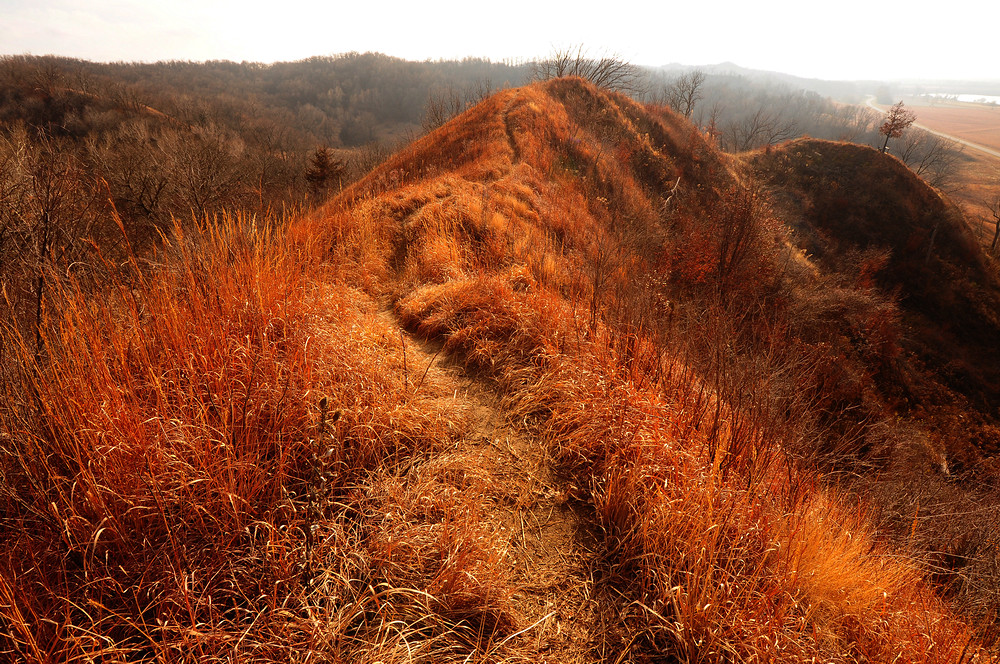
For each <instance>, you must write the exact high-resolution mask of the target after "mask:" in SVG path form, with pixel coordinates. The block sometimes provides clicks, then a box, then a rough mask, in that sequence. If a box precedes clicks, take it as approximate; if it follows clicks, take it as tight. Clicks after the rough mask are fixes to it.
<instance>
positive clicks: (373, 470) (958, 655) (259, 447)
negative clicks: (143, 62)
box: [0, 79, 990, 664]
mask: <svg viewBox="0 0 1000 664" xmlns="http://www.w3.org/2000/svg"><path fill="white" fill-rule="evenodd" d="M779 211H780V207H779V206H778V205H777V203H776V202H775V201H774V200H772V198H771V194H770V193H769V192H768V190H767V189H766V188H765V187H764V186H763V185H762V184H761V183H760V181H759V176H755V175H754V174H753V173H752V170H751V169H750V168H749V167H748V166H747V165H746V164H744V163H743V162H741V161H739V160H737V159H735V158H732V157H728V156H726V155H724V154H722V153H721V152H719V151H718V150H716V149H715V148H714V147H713V146H712V145H711V144H710V143H708V142H707V141H706V140H705V139H704V138H703V136H702V135H701V134H700V133H699V132H698V131H697V130H696V129H695V128H693V127H692V126H691V125H690V124H689V123H688V122H687V121H686V120H684V119H683V118H680V117H678V116H676V115H674V114H672V113H670V112H669V111H663V110H659V109H652V108H646V107H643V106H641V105H638V104H636V103H635V102H634V101H631V100H629V99H627V98H625V97H623V96H619V95H614V94H609V93H607V92H604V91H601V90H598V89H596V88H594V87H593V86H590V85H589V84H587V83H585V82H584V81H582V80H578V79H557V80H552V81H548V82H544V83H538V84H535V85H532V86H529V87H525V88H519V89H513V90H505V91H502V92H500V93H497V94H496V95H494V96H492V97H490V98H488V99H487V100H485V101H484V102H482V103H480V104H479V105H477V106H476V107H474V108H472V109H470V110H469V111H467V112H466V113H464V114H463V115H461V116H459V117H457V118H455V119H454V120H452V121H451V122H450V123H448V124H446V125H445V126H443V127H441V128H440V129H438V130H436V131H435V132H432V133H430V134H429V135H427V136H425V137H424V138H422V139H420V140H419V141H417V142H415V143H414V144H412V145H411V146H409V147H408V148H406V149H405V150H403V151H402V152H400V153H399V154H397V155H395V156H394V157H393V158H391V159H390V160H389V161H388V162H387V163H385V164H384V165H383V166H381V167H380V168H378V169H377V170H375V171H373V172H372V173H370V174H369V175H368V176H367V177H365V178H364V179H362V180H361V181H359V182H357V183H355V184H354V185H352V186H351V187H350V188H349V189H347V190H345V191H344V192H342V193H341V194H340V195H339V196H337V197H336V198H334V199H332V200H331V201H330V202H329V203H328V204H327V205H326V206H324V207H323V208H321V209H319V210H317V211H316V212H314V213H312V214H310V215H308V216H305V217H302V218H298V219H295V220H292V221H291V222H288V223H271V222H268V223H264V222H255V221H251V220H237V219H228V220H226V219H224V220H221V221H217V222H214V223H206V224H204V225H203V226H202V227H200V228H198V229H196V232H191V233H187V232H185V230H184V229H181V228H180V227H178V228H176V229H175V232H174V234H173V236H172V237H171V239H170V241H169V245H168V247H167V248H166V250H165V251H164V253H163V255H161V256H158V257H157V260H156V261H154V262H153V263H152V264H151V265H150V264H147V263H140V262H139V261H138V260H133V261H132V262H130V263H129V264H127V265H125V266H122V267H117V266H114V265H110V264H107V263H105V264H104V265H103V267H102V268H101V269H100V270H99V269H97V267H96V265H97V259H95V268H94V270H93V274H92V275H89V276H88V278H89V279H93V280H95V281H96V282H97V283H100V284H102V285H103V286H104V288H103V293H102V296H101V297H97V298H95V297H91V296H88V295H87V294H86V292H85V291H84V289H83V285H82V283H80V282H74V281H71V280H70V281H59V282H58V283H59V284H61V290H60V291H59V295H58V298H54V299H53V303H52V304H51V305H50V306H51V307H52V309H51V311H52V312H53V314H52V316H51V319H50V320H49V324H48V325H47V326H46V328H45V329H44V330H40V331H39V332H38V339H39V341H38V343H34V340H33V338H32V337H31V336H30V335H27V336H25V335H21V334H19V333H18V331H17V330H13V329H6V330H4V331H3V334H4V342H5V343H4V347H5V348H11V349H13V350H12V351H11V353H12V356H13V359H11V360H10V365H9V366H7V367H5V369H6V371H5V373H4V374H3V378H4V381H3V383H2V385H3V388H4V400H3V404H4V405H3V408H0V432H2V434H3V437H2V438H0V441H2V442H0V451H2V455H0V464H2V465H0V469H2V471H3V476H2V477H3V482H2V484H0V487H2V494H0V499H2V500H0V528H2V529H3V537H0V542H2V543H3V544H2V545H0V547H2V548H0V652H2V653H5V654H10V655H12V656H17V657H20V658H22V659H25V660H28V661H77V660H85V659H88V658H89V659H102V660H105V661H123V660H127V661H144V662H145V661H190V660H192V659H198V660H199V661H212V660H220V661H221V660H228V661H257V662H259V661H303V662H306V661H316V660H319V661H333V662H337V661H355V662H370V663H372V664H374V663H375V662H387V661H398V662H416V661H423V662H460V661H461V662H470V661H477V662H492V661H503V662H545V661H550V662H574V661H575V662H594V661H599V662H609V663H610V662H615V663H616V664H617V663H620V662H660V661H667V662H674V661H676V662H733V661H775V662H801V661H836V662H956V663H958V662H967V661H970V660H975V661H990V654H989V652H988V651H986V650H985V649H982V648H981V647H980V636H981V634H977V633H976V631H975V630H974V629H973V628H972V627H970V623H969V622H967V621H966V619H963V618H961V617H959V616H958V615H957V614H956V613H955V611H954V610H953V608H952V606H951V604H950V603H949V600H948V598H947V597H944V596H943V595H944V593H943V591H942V588H941V587H940V586H936V585H935V580H934V579H931V578H930V575H929V574H927V573H926V572H927V571H928V568H926V567H925V566H923V565H922V564H921V560H920V557H919V551H918V550H917V548H916V547H915V546H914V544H913V542H908V541H906V540H905V538H898V539H895V540H894V539H892V538H891V537H889V536H888V531H883V530H879V529H878V528H876V525H875V524H876V521H874V520H873V519H872V518H871V516H872V514H876V515H877V514H878V512H877V510H875V508H874V506H873V505H871V504H869V503H866V502H863V501H861V502H859V501H857V500H855V499H854V498H852V497H851V495H850V494H849V493H848V492H846V491H844V490H843V489H842V488H839V487H837V486H836V482H829V481H825V480H824V478H823V477H822V476H820V475H819V472H818V470H817V469H823V470H825V471H827V472H829V473H831V474H830V475H828V477H834V478H836V477H842V476H843V475H841V473H844V472H846V471H849V472H851V473H855V474H856V475H857V476H865V474H866V473H868V472H869V471H876V472H877V471H879V470H881V469H884V468H885V467H886V465H887V464H888V463H889V461H890V460H891V459H897V458H898V457H900V456H901V454H900V453H901V452H905V453H906V455H908V456H907V458H909V459H912V460H913V461H914V464H915V465H914V470H913V473H914V475H911V477H920V473H924V472H928V473H930V472H933V469H927V468H925V467H924V466H920V465H919V464H918V462H921V461H922V462H926V461H927V460H928V459H932V458H934V454H936V453H937V452H938V450H937V449H935V448H934V447H933V445H929V446H927V447H926V449H925V448H923V447H920V446H919V445H916V444H915V443H913V442H912V441H911V440H909V439H904V438H905V437H903V436H898V435H896V436H893V435H886V433H885V432H886V431H887V430H889V429H891V427H892V426H893V422H894V418H895V417H896V415H895V414H894V413H893V412H892V409H893V407H894V406H893V405H892V403H891V402H890V400H889V397H888V396H887V395H890V394H891V392H890V391H888V390H886V389H884V386H883V384H882V383H879V382H878V378H879V376H882V377H883V378H884V377H885V376H888V375H889V372H891V371H894V370H900V369H899V368H898V366H897V364H898V362H903V361H904V360H905V361H909V360H907V359H906V357H905V353H906V352H908V351H906V349H905V345H904V342H902V341H900V333H899V329H898V327H897V321H898V320H899V316H900V313H899V312H900V309H899V308H898V306H897V304H896V302H895V301H894V300H893V298H892V297H891V296H890V295H889V294H887V293H886V292H885V289H884V287H882V286H880V285H879V284H878V283H876V282H875V281H874V280H872V279H847V278H846V277H844V276H843V275H838V274H826V273H825V272H824V267H823V265H822V263H821V262H820V261H814V260H811V259H810V258H809V257H807V256H806V255H804V254H803V252H802V251H801V250H800V249H799V247H797V246H796V243H795V236H794V235H793V234H792V233H791V232H790V231H789V229H788V228H787V226H786V224H785V223H784V222H783V219H782V217H781V216H780V214H779ZM940 233H941V232H940V231H939V234H940ZM941 236H942V237H944V235H943V234H942V235H941ZM879 264H881V263H879ZM81 272H82V271H81ZM88 274H89V273H88ZM71 276H72V275H71ZM53 279H55V276H53ZM54 283H56V282H54ZM894 363H897V364H894ZM914 426H916V425H914ZM921 455H923V456H921ZM928 476H929V475H928ZM918 509H919V508H918ZM911 514H912V513H911ZM912 518H913V524H914V525H913V527H912V530H911V535H913V534H915V533H916V532H917V529H918V528H917V521H918V520H917V518H916V516H913V517H912ZM914 541H916V540H915V538H914ZM970 615H971V613H970Z"/></svg>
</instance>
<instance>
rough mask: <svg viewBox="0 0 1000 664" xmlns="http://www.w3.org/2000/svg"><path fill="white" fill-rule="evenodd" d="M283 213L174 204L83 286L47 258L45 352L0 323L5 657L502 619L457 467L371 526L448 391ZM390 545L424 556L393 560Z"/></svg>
mask: <svg viewBox="0 0 1000 664" xmlns="http://www.w3.org/2000/svg"><path fill="white" fill-rule="evenodd" d="M294 236H295V233H291V234H290V233H288V232H287V231H286V227H285V225H283V224H280V223H279V224H277V225H273V224H267V225H265V224H258V223H254V222H253V221H251V220H242V219H240V220H237V219H224V220H221V221H218V222H212V223H207V224H205V225H204V226H203V227H201V228H199V229H197V230H195V231H192V232H189V233H184V232H182V231H181V230H180V229H179V228H178V229H177V230H176V233H175V235H174V236H173V237H172V238H171V239H170V241H169V243H168V246H167V248H166V250H165V252H164V253H165V255H164V256H163V257H162V258H161V261H162V265H160V266H158V267H154V268H152V269H147V268H144V267H140V265H139V264H138V263H132V264H131V265H127V266H126V267H125V268H124V269H122V270H119V269H118V268H114V267H111V266H106V270H105V271H103V272H102V275H101V278H102V279H103V283H104V284H105V286H106V288H105V290H104V292H103V293H102V296H101V297H100V298H99V299H98V298H94V297H90V296H88V295H87V294H85V293H84V292H82V291H81V290H80V288H79V287H78V286H77V285H76V284H74V283H73V282H63V283H62V285H61V289H60V291H59V293H58V295H57V297H55V298H54V300H53V302H52V305H51V307H52V308H51V309H50V311H52V314H53V315H52V318H51V320H50V321H49V325H47V327H46V328H45V330H44V333H43V335H42V338H43V342H44V347H43V349H42V352H41V354H40V356H38V357H36V351H35V349H34V348H33V347H32V346H31V345H30V342H29V340H28V339H25V338H24V337H22V336H21V335H20V334H19V333H18V331H17V330H15V329H12V328H8V329H5V330H4V345H5V347H6V348H8V349H10V352H11V353H12V354H13V355H14V357H13V358H10V357H9V356H8V357H9V361H12V364H8V370H9V371H8V373H7V375H6V377H5V381H4V383H3V390H4V397H3V403H4V408H3V409H2V412H0V427H2V429H0V430H2V435H3V438H2V448H0V449H2V457H0V462H2V466H0V469H2V473H3V475H2V477H3V483H2V485H0V513H2V515H3V519H2V521H0V527H2V529H3V537H2V538H0V541H2V545H0V652H3V653H4V654H5V657H12V658H16V659H19V660H24V661H31V662H53V661H78V660H84V661H94V660H99V661H166V662H170V661H192V660H193V659H197V660H198V661H216V660H219V661H221V660H228V661H298V660H302V661H307V660H310V659H311V658H315V657H317V656H323V657H329V658H333V659H335V660H338V659H339V660H343V659H348V660H351V661H377V660H378V659H380V658H383V659H384V658H386V657H390V658H394V659H396V660H402V659H407V658H410V657H412V656H413V653H414V652H426V653H429V654H428V656H430V657H431V658H432V659H435V660H437V661H441V660H442V659H446V658H447V656H454V657H458V658H464V657H466V656H467V655H468V652H469V648H470V647H471V648H473V650H475V649H476V648H479V647H484V648H488V647H489V643H490V641H491V639H493V638H494V635H495V634H497V633H498V630H503V629H506V628H507V626H508V625H510V624H511V622H510V620H509V618H507V617H506V616H507V614H506V613H505V611H506V609H505V605H504V598H505V595H504V593H505V592H508V591H506V590H504V585H503V577H504V572H503V570H504V569H506V567H507V565H506V559H505V556H506V553H505V549H504V548H503V541H502V540H497V539H496V538H495V537H490V538H488V539H487V538H485V537H484V536H483V535H482V533H483V532H485V531H484V528H485V526H484V525H483V523H482V518H481V515H480V510H481V503H482V501H481V500H480V498H484V497H483V496H480V494H478V493H476V492H475V491H472V490H468V489H469V487H461V488H462V490H463V493H462V494H461V497H460V498H461V499H460V500H457V501H456V500H451V502H444V503H441V499H438V498H433V496H437V495H438V494H440V493H441V489H440V488H437V485H435V484H434V483H433V482H431V480H430V479H428V480H427V481H424V480H421V479H420V476H419V475H418V476H415V478H414V480H415V481H417V483H416V484H411V487H410V489H408V490H407V492H406V493H405V494H404V495H402V496H401V497H399V498H395V499H393V501H392V502H393V504H395V505H397V506H398V507H397V508H394V509H403V510H413V509H423V508H420V507H418V506H421V505H427V504H428V503H427V500H432V501H437V502H438V503H441V506H440V507H439V508H435V509H440V510H445V512H446V513H448V514H450V516H448V523H449V524H450V526H449V528H450V530H448V532H444V533H441V534H433V533H431V534H432V535H433V537H432V540H427V537H428V533H425V532H424V531H422V530H420V528H419V524H417V523H414V524H411V525H412V528H411V530H409V531H407V532H402V533H399V534H398V538H397V542H396V545H397V547H398V548H396V550H395V553H394V552H393V551H391V550H390V551H387V550H385V548H384V547H383V546H382V545H381V544H380V538H381V537H382V535H381V534H380V533H382V532H383V526H384V525H385V519H386V518H387V515H388V514H390V512H391V510H390V509H389V508H388V503H386V502H385V501H384V500H381V499H375V498H374V497H373V496H377V495H379V494H381V493H384V492H385V488H384V487H386V486H388V484H387V482H391V481H390V480H387V479H385V478H384V474H386V473H388V476H389V477H392V476H396V477H398V474H397V473H399V472H400V469H401V468H402V469H404V472H405V468H406V467H407V466H406V465H404V464H411V465H412V463H413V462H412V459H413V458H414V455H425V454H428V453H430V452H431V451H433V450H435V449H440V448H443V447H445V444H446V443H447V442H449V441H451V440H452V439H453V437H454V436H456V435H459V434H460V433H461V431H462V430H463V427H464V424H463V415H462V414H461V413H458V414H456V412H455V410H454V408H453V407H451V406H450V405H449V403H448V400H446V399H445V389H446V387H445V386H441V385H437V384H436V383H435V382H434V381H433V380H428V381H424V380H420V378H421V377H420V376H418V375H415V373H416V370H417V368H416V367H415V366H412V362H413V359H412V357H411V358H410V359H409V360H407V357H406V351H405V345H404V342H403V340H402V339H401V338H400V336H399V330H398V328H395V327H394V326H391V325H390V324H389V323H388V322H387V321H386V320H385V319H384V318H383V317H382V316H380V315H379V314H378V312H377V308H376V306H375V304H374V302H373V301H372V300H371V299H370V298H368V297H367V296H365V295H364V294H363V293H361V292H360V291H355V290H352V289H350V288H348V287H344V286H342V285H338V284H336V283H330V282H326V275H327V274H328V272H327V270H326V268H325V267H324V266H323V265H321V264H320V263H319V262H318V261H317V260H316V256H317V255H318V253H319V252H318V250H317V249H316V247H315V246H313V245H311V244H310V243H309V242H300V241H296V240H294V239H293V238H294ZM53 282H54V283H55V280H53ZM56 313H58V316H56ZM408 363H409V364H408ZM447 394H448V396H450V394H451V392H450V390H449V391H448V393H447ZM422 472H424V473H426V472H427V471H422ZM380 474H383V479H378V478H379V475H380ZM420 482H423V484H421V483H420ZM429 482H430V483H429ZM448 495H453V492H452V493H449V494H448ZM484 499H487V500H488V498H484ZM380 502H382V503H384V505H382V506H380V507H378V508H377V509H376V510H375V511H374V512H370V511H369V510H370V509H371V508H372V507H374V506H375V505H377V504H378V503H380ZM432 530H433V528H432ZM477 533H478V534H477ZM470 538H471V539H470ZM428 546H430V547H432V548H431V549H428V548H427V547H428ZM497 547H499V548H497ZM408 548H409V549H410V550H413V551H417V552H418V553H419V552H423V553H420V555H421V556H423V555H424V554H426V556H425V558H424V562H425V567H424V568H420V569H419V570H414V571H411V572H410V573H408V574H406V575H404V576H400V575H399V574H398V572H397V571H395V570H398V568H399V564H400V562H399V560H400V559H399V552H400V551H403V550H407V549H408ZM431 551H433V555H431V553H430V552H431ZM435 559H436V560H441V561H444V564H443V566H442V565H441V564H438V565H435V564H433V563H432V561H433V560H435ZM427 565H430V566H429V567H428V566H427ZM470 575H471V576H470ZM472 577H475V578H478V579H480V582H478V584H477V583H472V584H471V585H470V582H469V579H471V578H472ZM407 584H408V585H407ZM477 615H482V616H483V618H482V619H480V620H479V621H478V623H477V625H478V626H477V627H474V626H470V624H471V623H470V621H471V620H472V619H473V618H474V617H475V616H477ZM463 625H464V627H463ZM508 633H509V632H508ZM479 643H482V646H479V645H477V644H479ZM470 644H471V645H470ZM456 649H457V650H456ZM456 652H458V653H460V654H456ZM449 653H451V655H449ZM12 661H14V660H12Z"/></svg>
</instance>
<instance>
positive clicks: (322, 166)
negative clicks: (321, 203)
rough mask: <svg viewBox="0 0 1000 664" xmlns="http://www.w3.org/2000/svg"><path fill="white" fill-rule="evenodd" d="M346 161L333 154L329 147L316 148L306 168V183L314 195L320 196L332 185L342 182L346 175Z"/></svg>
mask: <svg viewBox="0 0 1000 664" xmlns="http://www.w3.org/2000/svg"><path fill="white" fill-rule="evenodd" d="M344 169H345V166H344V162H343V161H341V160H340V159H337V158H336V157H334V156H333V151H332V150H330V148H328V147H325V146H324V147H321V148H316V151H315V152H313V154H312V156H311V157H310V158H309V167H308V168H306V183H307V184H308V185H309V192H310V193H311V194H312V195H313V196H320V195H323V194H326V193H327V191H329V188H330V185H332V184H333V183H334V182H340V180H341V178H342V177H343V175H344Z"/></svg>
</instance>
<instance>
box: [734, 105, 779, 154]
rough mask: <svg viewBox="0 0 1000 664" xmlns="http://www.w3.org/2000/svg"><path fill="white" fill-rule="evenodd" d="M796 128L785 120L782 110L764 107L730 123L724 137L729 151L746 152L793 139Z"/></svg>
mask: <svg viewBox="0 0 1000 664" xmlns="http://www.w3.org/2000/svg"><path fill="white" fill-rule="evenodd" d="M795 128H796V125H795V121H794V120H788V119H785V118H784V117H783V116H782V113H781V111H780V110H777V111H772V110H768V109H767V108H766V107H765V106H763V105H762V106H760V107H758V108H757V110H756V111H754V112H753V113H752V114H750V115H747V116H745V117H743V118H741V119H738V120H733V121H731V122H729V123H728V124H727V125H726V126H725V127H724V128H723V131H722V135H723V138H724V139H725V142H726V147H727V149H728V150H730V151H731V152H745V151H746V150H752V149H754V148H759V147H762V146H765V145H774V144H775V143H778V142H780V141H783V140H785V139H788V138H792V137H793V136H795Z"/></svg>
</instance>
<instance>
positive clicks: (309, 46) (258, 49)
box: [0, 0, 1000, 80]
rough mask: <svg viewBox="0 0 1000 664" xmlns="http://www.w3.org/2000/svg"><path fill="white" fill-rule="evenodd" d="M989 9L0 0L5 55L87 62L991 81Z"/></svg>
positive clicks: (616, 1)
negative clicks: (655, 70)
mask: <svg viewBox="0 0 1000 664" xmlns="http://www.w3.org/2000/svg"><path fill="white" fill-rule="evenodd" d="M997 18H1000V8H998V6H997V4H996V1H995V0H951V1H950V2H935V3H933V4H932V3H930V2H926V1H925V0H913V1H911V2H909V3H906V2H885V1H883V2H875V1H872V0H839V1H837V2H816V1H813V0H794V1H793V0H757V1H754V0H716V1H715V2H711V1H709V2H705V1H704V0H689V1H688V2H683V3H682V2H673V1H672V0H658V1H656V0H653V1H640V0H602V1H601V2H595V1H593V0H561V1H560V2H549V1H548V0H504V1H501V2H476V1H475V0H462V1H459V0H425V1H424V2H419V1H417V0H409V1H401V0H367V1H366V0H354V1H352V2H343V1H341V0H326V1H317V0H268V1H267V2H260V1H258V0H165V1H162V2H161V1H156V2H154V1H153V0H0V54H4V55H10V54H22V53H30V54H33V55H46V54H56V55H67V56H72V57H78V58H85V59H88V60H98V61H116V60H129V61H133V60H142V61H155V60H212V59H225V60H236V61H240V60H252V61H258V62H273V61H276V60H299V59H302V58H307V57H309V56H312V55H331V54H335V53H343V52H347V51H361V52H364V51H379V52H382V53H386V54H389V55H393V56H397V57H401V58H406V59H410V60H425V59H438V58H461V57H464V56H478V57H488V58H491V59H494V60H500V59H504V58H532V57H539V56H544V55H546V54H547V53H549V52H550V51H551V50H552V48H553V46H565V45H570V44H585V45H587V46H588V48H589V50H590V51H591V52H592V53H599V52H603V51H608V52H615V53H618V54H619V55H621V56H622V57H624V58H626V59H628V60H631V61H632V62H635V63H637V64H644V65H661V64H667V63H671V62H680V63H682V64H691V65H706V64H714V63H718V62H724V61H732V62H735V63H737V64H739V65H741V66H744V67H750V68H754V69H768V70H774V71H781V72H786V73H790V74H796V75H799V76H810V77H817V78H828V79H862V78H870V79H896V78H932V79H933V78H950V79H957V78H978V79H994V80H996V79H1000V58H998V56H997V50H996V39H997Z"/></svg>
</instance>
